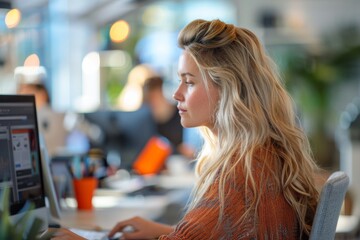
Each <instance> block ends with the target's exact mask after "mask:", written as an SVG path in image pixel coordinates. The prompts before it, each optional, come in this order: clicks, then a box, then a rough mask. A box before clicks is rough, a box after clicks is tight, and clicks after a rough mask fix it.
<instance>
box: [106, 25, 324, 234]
mask: <svg viewBox="0 0 360 240" xmlns="http://www.w3.org/2000/svg"><path fill="white" fill-rule="evenodd" d="M178 41H179V45H180V47H181V48H182V49H183V50H184V51H183V53H182V55H181V57H180V59H179V68H178V74H179V77H180V83H179V86H178V88H177V90H176V92H175V93H174V99H175V100H176V101H177V102H178V109H179V114H180V116H181V124H182V125H183V126H184V127H198V126H200V127H202V134H203V137H204V146H203V149H202V151H201V153H200V154H199V156H198V161H197V168H196V172H197V174H198V176H199V181H198V182H197V185H196V186H195V188H194V191H193V195H192V198H191V201H190V203H189V206H188V209H187V213H186V214H185V216H184V218H183V219H182V220H181V221H180V222H179V223H178V224H177V226H176V227H175V228H172V227H171V226H166V225H162V224H158V223H154V222H151V221H148V220H145V219H142V218H139V217H136V218H132V219H129V220H126V221H122V222H119V223H118V224H117V225H116V226H115V227H114V228H113V229H112V231H111V232H110V234H109V236H113V234H115V233H116V232H119V231H122V230H123V229H124V228H125V227H127V226H131V227H132V228H133V231H131V232H124V234H123V236H124V237H125V238H126V239H151V238H158V237H159V239H162V240H164V239H307V238H308V236H309V233H310V231H311V226H312V220H313V217H314V214H315V209H316V205H317V200H318V195H319V194H318V191H317V189H316V187H315V183H314V179H313V177H314V172H315V170H316V165H315V163H314V161H313V159H312V157H311V152H310V148H309V144H308V141H307V139H306V137H305V135H304V133H303V132H302V131H301V130H300V129H299V128H298V127H297V123H296V119H295V114H294V111H293V106H292V101H291V98H290V97H289V96H288V94H287V92H286V91H285V90H284V87H283V86H282V84H281V82H280V81H279V77H278V75H277V73H276V71H275V70H274V66H273V64H272V62H271V60H270V59H269V57H268V56H267V55H266V54H265V51H264V49H263V47H262V46H261V44H260V42H259V41H258V39H257V38H256V36H255V35H254V34H253V33H251V32H250V31H249V30H246V29H243V28H237V27H235V26H233V25H231V24H225V23H223V22H221V21H219V20H214V21H204V20H195V21H193V22H191V23H190V24H188V25H187V26H186V27H185V28H184V29H183V30H182V31H181V33H180V35H179V39H178Z"/></svg>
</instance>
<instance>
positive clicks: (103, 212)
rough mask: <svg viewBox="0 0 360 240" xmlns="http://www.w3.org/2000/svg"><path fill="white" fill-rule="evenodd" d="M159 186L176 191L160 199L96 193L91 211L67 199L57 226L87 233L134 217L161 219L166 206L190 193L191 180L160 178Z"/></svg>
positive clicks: (101, 191) (183, 177) (113, 192)
mask: <svg viewBox="0 0 360 240" xmlns="http://www.w3.org/2000/svg"><path fill="white" fill-rule="evenodd" d="M157 181H158V182H157V183H158V185H160V186H162V187H165V188H166V187H169V188H172V189H175V190H174V191H172V192H169V193H168V194H165V195H163V196H146V197H143V196H134V197H128V196H126V195H125V194H121V193H119V192H117V191H116V190H115V191H111V190H99V191H97V193H96V196H94V198H93V205H94V209H93V210H90V211H79V210H77V209H76V201H75V199H71V198H68V199H66V201H63V202H62V203H61V206H62V215H61V219H60V221H59V222H60V224H61V226H63V227H72V228H80V229H89V230H109V229H111V228H112V227H113V226H114V225H115V224H116V223H117V222H118V221H121V220H125V219H128V218H131V217H135V216H141V217H144V218H147V219H156V218H158V217H160V216H161V215H162V214H163V213H164V211H165V209H166V207H167V206H168V205H169V204H170V203H172V202H174V201H177V200H179V198H181V197H184V195H185V194H187V193H189V189H191V187H192V184H193V183H194V179H193V178H192V177H191V176H181V177H180V176H176V177H169V176H162V177H160V178H158V180H157Z"/></svg>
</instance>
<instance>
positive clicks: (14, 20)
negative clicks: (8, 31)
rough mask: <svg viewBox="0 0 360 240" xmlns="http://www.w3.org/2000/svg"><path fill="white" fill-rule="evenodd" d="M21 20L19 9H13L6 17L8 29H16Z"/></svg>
mask: <svg viewBox="0 0 360 240" xmlns="http://www.w3.org/2000/svg"><path fill="white" fill-rule="evenodd" d="M20 20H21V12H20V11H19V9H16V8H14V9H11V10H10V11H9V12H8V13H7V14H6V16H5V24H6V26H7V27H8V28H15V27H16V26H18V25H19V23H20Z"/></svg>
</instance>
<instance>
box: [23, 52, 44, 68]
mask: <svg viewBox="0 0 360 240" xmlns="http://www.w3.org/2000/svg"><path fill="white" fill-rule="evenodd" d="M39 66H40V59H39V57H38V55H36V54H31V55H29V56H28V57H27V58H26V59H25V61H24V67H39Z"/></svg>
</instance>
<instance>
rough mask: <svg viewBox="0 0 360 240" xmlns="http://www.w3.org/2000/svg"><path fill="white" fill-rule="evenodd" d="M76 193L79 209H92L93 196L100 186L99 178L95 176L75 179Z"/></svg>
mask: <svg viewBox="0 0 360 240" xmlns="http://www.w3.org/2000/svg"><path fill="white" fill-rule="evenodd" d="M73 185H74V195H75V199H76V201H77V208H78V210H92V209H93V204H92V198H93V196H94V192H95V190H96V188H97V186H98V180H97V178H94V177H85V178H79V179H73Z"/></svg>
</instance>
